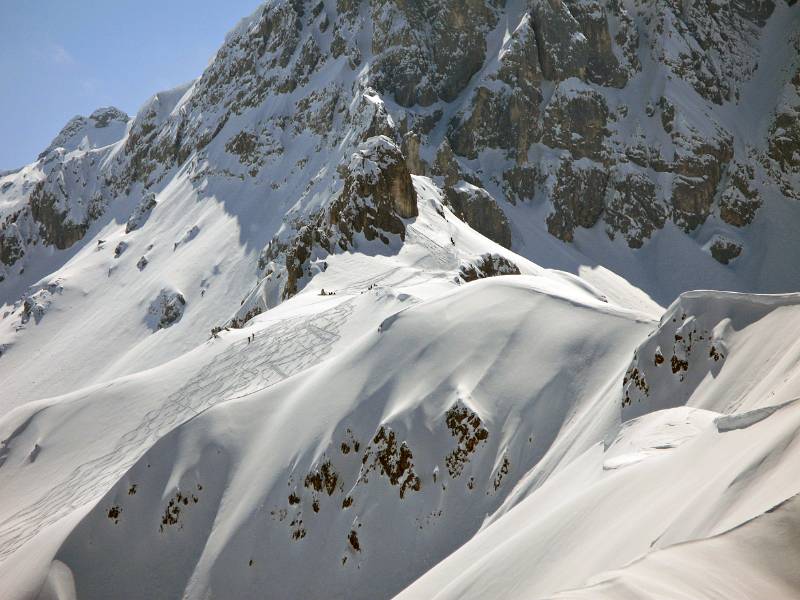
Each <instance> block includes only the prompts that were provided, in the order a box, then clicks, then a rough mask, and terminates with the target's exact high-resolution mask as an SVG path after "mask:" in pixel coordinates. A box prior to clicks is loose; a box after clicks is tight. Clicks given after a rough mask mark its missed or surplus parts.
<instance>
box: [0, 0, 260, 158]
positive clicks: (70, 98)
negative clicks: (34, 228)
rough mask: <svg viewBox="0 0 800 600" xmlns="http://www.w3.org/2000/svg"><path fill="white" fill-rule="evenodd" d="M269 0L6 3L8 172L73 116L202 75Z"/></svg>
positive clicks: (1, 91) (3, 112) (1, 54)
mask: <svg viewBox="0 0 800 600" xmlns="http://www.w3.org/2000/svg"><path fill="white" fill-rule="evenodd" d="M260 3H261V2H260V0H160V1H157V0H104V1H103V0H0V171H2V170H5V169H10V168H15V167H19V166H22V165H23V164H26V163H29V162H31V161H33V160H34V159H35V158H36V156H37V155H38V154H39V152H41V151H42V150H44V148H45V147H47V144H49V143H50V140H51V139H52V138H53V137H55V135H56V134H57V133H58V132H59V130H60V129H61V128H62V127H63V126H64V124H66V122H67V121H68V120H69V119H70V118H71V117H73V116H75V115H76V114H83V115H88V114H89V113H91V112H92V111H93V110H94V109H95V108H98V107H100V106H108V105H113V106H117V107H118V108H121V109H122V110H124V111H126V112H127V113H128V114H130V115H133V114H135V112H136V110H138V108H139V106H141V104H142V103H143V102H144V101H145V100H146V99H147V98H148V97H149V96H150V95H151V94H153V93H155V92H157V91H159V90H162V89H168V88H171V87H174V86H176V85H178V84H180V83H183V82H184V81H188V80H189V79H192V78H194V77H196V76H198V75H199V74H200V73H201V72H202V71H203V69H204V68H205V66H206V64H207V63H208V60H209V59H210V58H211V56H212V55H213V54H214V52H215V51H216V50H217V48H218V47H219V46H220V45H221V44H222V41H223V39H224V37H225V34H226V33H227V32H228V31H229V30H230V29H232V28H233V26H234V25H236V23H237V22H238V21H239V20H240V19H241V18H243V17H245V16H247V15H248V14H250V13H251V12H253V11H254V10H255V9H256V7H257V6H258V5H259V4H260Z"/></svg>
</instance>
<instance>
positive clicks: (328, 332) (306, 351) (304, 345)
mask: <svg viewBox="0 0 800 600" xmlns="http://www.w3.org/2000/svg"><path fill="white" fill-rule="evenodd" d="M353 309H354V308H353V302H352V300H349V299H348V300H345V301H343V302H341V303H340V304H338V305H336V306H335V307H333V308H330V309H328V310H325V311H323V312H321V313H319V314H317V315H315V316H313V317H311V318H309V317H307V316H299V317H294V318H291V319H287V320H285V321H282V322H279V323H277V324H275V325H274V326H271V327H270V328H269V329H268V330H266V331H262V332H260V335H257V336H256V338H255V339H254V341H253V342H251V343H249V344H248V343H247V342H246V341H244V340H242V341H237V342H235V343H233V344H231V346H230V347H229V348H227V349H226V350H224V351H222V352H221V353H220V354H218V355H217V356H215V357H214V359H213V360H212V361H211V362H210V363H209V364H207V365H206V366H205V367H203V368H201V369H199V370H198V374H197V375H195V376H194V377H193V378H192V379H190V380H189V381H188V382H187V383H186V384H185V385H183V386H182V387H181V388H180V389H179V390H177V391H176V392H173V393H172V394H170V395H169V396H168V397H167V399H166V400H165V401H164V402H163V404H161V406H159V407H158V408H156V409H153V410H151V411H149V412H147V413H146V414H145V415H144V417H143V418H142V419H141V421H140V422H139V423H138V425H137V426H136V427H134V428H133V429H131V430H130V431H128V432H127V433H126V434H125V435H123V436H122V437H121V438H120V440H119V442H118V443H117V444H116V446H115V447H114V449H113V450H111V451H110V452H108V453H106V454H104V455H103V456H100V457H98V458H95V459H93V460H91V461H89V462H86V463H83V464H82V465H80V466H78V467H77V468H75V469H74V470H73V471H72V472H71V473H70V474H69V475H68V476H67V477H66V478H64V479H63V480H61V481H59V482H58V483H57V484H56V485H54V486H53V487H52V488H51V489H50V490H49V491H48V492H47V493H45V494H44V495H43V496H42V497H40V498H39V500H37V501H36V502H34V503H33V504H31V505H30V506H28V507H26V508H24V509H22V510H20V511H18V512H16V513H15V514H13V515H12V516H11V517H9V518H8V519H6V520H5V521H4V522H2V523H0V562H2V561H3V560H5V559H6V558H7V557H8V556H10V555H11V554H13V553H14V552H15V551H16V550H17V549H19V548H20V547H21V546H22V545H23V544H25V543H26V542H27V541H28V540H30V539H31V538H33V537H34V536H35V535H37V534H38V533H39V532H40V531H41V530H43V529H45V528H46V527H48V526H49V525H51V524H53V523H55V522H56V521H58V520H59V519H61V518H62V517H64V516H66V515H68V514H69V513H71V512H72V511H73V510H75V509H77V508H79V507H80V506H83V505H85V504H87V503H89V502H92V501H93V500H95V499H98V498H99V497H100V496H102V494H104V493H105V492H106V491H107V490H108V489H109V488H110V487H111V486H112V485H113V484H114V483H115V482H116V481H117V480H118V479H119V478H120V477H121V476H122V475H123V474H124V473H125V472H126V471H127V470H128V469H129V468H130V467H131V466H132V465H133V464H134V463H135V462H136V461H137V460H138V459H139V458H140V457H141V456H142V455H143V454H144V453H145V452H146V451H147V450H148V449H149V448H150V447H151V446H152V445H153V444H154V443H155V442H156V441H157V440H158V439H159V438H161V437H163V436H164V435H166V434H167V433H168V432H169V431H171V430H172V429H174V428H175V427H177V426H178V425H180V424H181V423H184V422H185V421H187V420H188V419H190V418H192V417H193V416H195V415H197V414H199V413H201V412H203V411H204V410H206V409H208V408H210V407H212V406H214V405H215V404H218V403H219V402H224V401H227V400H233V399H236V398H241V397H243V396H247V395H250V394H253V393H255V392H257V391H259V390H263V389H265V388H268V387H271V386H273V385H275V384H277V383H279V382H281V381H283V380H284V379H287V378H288V377H291V376H292V375H295V374H297V373H299V372H301V371H303V370H305V369H306V368H308V367H310V366H311V365H314V364H317V363H319V362H320V361H321V360H322V359H323V358H324V357H325V355H327V354H328V352H329V351H330V350H331V347H332V345H333V344H334V343H335V342H337V341H338V340H339V338H340V331H341V327H342V326H343V324H344V323H345V322H346V321H347V319H348V318H349V317H350V315H351V314H352V313H353Z"/></svg>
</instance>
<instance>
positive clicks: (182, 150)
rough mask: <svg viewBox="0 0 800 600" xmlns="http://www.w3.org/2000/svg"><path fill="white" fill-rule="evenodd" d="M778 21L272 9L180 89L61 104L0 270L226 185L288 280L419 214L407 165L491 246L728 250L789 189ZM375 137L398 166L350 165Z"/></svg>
mask: <svg viewBox="0 0 800 600" xmlns="http://www.w3.org/2000/svg"><path fill="white" fill-rule="evenodd" d="M781 23H783V24H781ZM793 23H800V17H799V16H798V8H797V6H792V7H790V6H789V5H787V4H786V3H785V2H784V0H778V2H777V3H776V2H773V1H772V0H768V1H761V0H742V1H738V2H735V3H732V4H731V5H730V6H729V7H726V8H724V9H723V8H721V7H720V6H719V5H718V4H715V3H709V2H701V1H693V2H688V3H687V2H677V0H659V1H658V2H653V3H644V4H642V3H639V2H634V1H629V0H625V1H621V0H530V1H529V2H502V1H501V0H458V1H455V2H453V1H447V2H445V1H443V0H413V1H408V2H396V1H391V0H376V1H374V2H369V3H367V2H359V1H358V0H339V1H338V2H336V3H331V2H328V3H326V2H313V1H302V0H291V1H288V0H275V1H271V2H267V3H266V4H265V5H264V6H263V7H262V8H260V9H259V10H257V11H256V12H255V13H254V14H253V15H252V16H251V17H249V18H248V19H245V20H244V21H243V22H242V23H241V24H240V25H239V26H238V27H237V28H236V29H235V30H234V31H233V32H232V33H231V34H229V36H228V38H227V39H226V41H225V44H224V45H223V46H222V48H221V49H220V50H219V52H218V53H217V55H216V57H215V58H214V60H213V61H212V62H211V63H210V65H209V67H208V68H207V69H206V71H205V72H204V73H203V74H202V76H201V77H200V78H199V79H197V80H196V81H194V82H192V83H191V84H190V85H188V86H183V87H181V88H177V89H175V90H171V91H168V92H162V93H159V94H156V95H155V96H154V97H153V98H151V99H150V100H149V101H148V102H147V103H146V104H145V106H143V107H142V109H141V110H140V111H139V113H138V114H137V115H136V117H135V118H133V119H130V118H129V117H127V115H125V114H124V113H122V112H121V111H118V110H116V109H113V108H108V109H101V110H99V111H97V112H95V113H93V114H92V115H91V116H90V117H88V118H84V117H77V118H75V119H73V120H72V121H70V123H69V124H68V125H67V126H66V127H65V129H64V130H63V131H62V132H61V133H60V134H59V135H58V136H57V137H56V138H55V139H54V141H53V143H52V144H51V146H50V147H49V148H48V149H47V150H46V151H45V152H44V153H42V155H41V156H40V158H39V160H38V161H37V162H36V163H35V164H34V165H30V166H29V167H26V168H24V169H22V170H21V171H19V172H16V173H12V174H6V175H4V176H3V177H2V178H1V179H0V200H2V202H3V210H2V214H0V217H1V218H2V222H1V223H2V224H0V261H1V262H2V267H0V268H2V275H0V276H3V277H8V276H9V275H12V274H14V273H15V272H17V271H18V270H19V269H21V268H24V265H25V262H26V259H25V257H26V255H27V254H28V253H29V251H30V250H31V249H32V248H34V247H36V246H55V247H56V248H60V249H63V248H68V247H70V246H71V245H73V244H75V243H76V242H78V241H79V240H81V239H82V237H83V236H84V235H85V233H86V232H87V231H88V229H89V228H90V226H91V224H92V223H94V222H96V221H98V220H102V219H104V218H107V217H104V215H106V214H107V210H108V207H109V205H110V204H111V203H115V202H116V203H119V202H123V201H126V202H129V203H130V205H131V206H135V207H137V208H135V209H134V212H135V214H132V215H131V216H130V219H131V221H130V222H129V223H130V224H131V225H132V227H133V228H136V227H139V226H140V225H139V223H140V222H143V220H144V219H143V215H145V213H148V210H149V209H145V210H144V211H143V210H142V207H144V206H145V205H148V206H150V208H152V206H151V204H152V205H153V206H154V205H155V204H154V202H156V198H157V196H158V194H159V193H160V192H161V191H162V190H163V189H164V188H165V187H166V186H167V185H169V183H170V182H171V181H173V180H175V178H176V177H185V178H188V179H189V180H190V181H191V182H192V184H193V185H194V186H195V187H196V189H197V190H198V195H199V196H202V195H203V193H202V191H201V190H202V189H205V187H204V186H212V187H213V186H215V185H222V184H223V183H224V182H237V185H239V184H241V185H242V186H243V188H244V189H246V190H249V192H250V193H253V194H261V195H263V196H264V197H266V198H268V199H271V200H270V202H269V203H268V204H271V205H275V207H274V208H265V211H266V212H268V213H269V214H270V218H269V219H267V218H265V219H264V221H265V223H273V222H274V217H275V214H274V213H275V212H276V211H277V212H278V214H279V215H280V216H282V217H283V225H282V226H281V227H278V228H277V230H276V229H275V227H274V225H269V227H271V228H272V229H271V230H270V231H265V232H264V233H265V237H266V238H267V239H270V240H272V241H270V242H269V245H268V247H265V248H264V251H263V253H262V261H261V263H260V264H259V265H258V270H259V273H260V275H259V278H260V279H261V278H263V277H264V273H265V272H266V271H265V269H266V268H267V267H266V265H267V263H270V262H273V263H275V261H276V260H277V263H280V264H288V265H289V267H287V268H288V271H289V272H290V273H291V272H294V271H296V273H295V275H294V276H293V277H289V278H288V279H286V278H284V280H283V281H284V283H283V284H282V286H281V290H280V291H279V292H278V296H279V297H286V295H287V294H289V295H291V294H292V293H294V292H295V291H296V290H297V289H298V285H301V283H299V282H301V280H302V279H303V278H302V277H300V276H299V273H300V270H301V269H303V267H301V265H303V264H305V263H306V261H307V259H308V256H307V255H309V252H310V248H311V246H314V247H317V248H318V249H319V250H320V252H322V253H323V254H324V253H325V252H333V251H335V249H336V248H339V249H340V250H341V249H342V248H343V247H344V246H346V245H348V244H349V243H350V240H352V238H353V235H354V234H356V233H359V234H363V236H364V237H365V238H366V239H367V240H371V239H381V240H384V241H386V240H388V237H389V236H391V235H400V237H401V238H402V233H403V229H404V228H403V225H402V220H403V219H408V218H413V216H414V214H415V209H414V206H413V190H412V188H411V186H410V180H409V179H408V173H406V172H405V171H408V172H410V173H412V174H418V175H427V176H431V177H433V178H434V180H435V181H436V183H437V184H438V185H440V186H441V187H442V189H443V193H444V195H445V197H446V198H447V199H448V202H449V203H450V204H451V206H453V208H454V210H456V211H457V212H458V214H460V215H461V216H463V218H465V219H466V220H467V221H468V222H469V223H470V224H472V225H473V226H474V227H475V228H476V229H478V230H479V231H481V232H483V233H485V234H486V235H488V236H490V237H492V238H493V239H494V240H496V241H498V242H499V243H501V244H503V245H505V246H514V245H518V244H520V243H522V245H523V246H524V245H525V244H526V243H527V242H528V241H529V240H528V239H527V238H526V236H527V235H529V234H527V233H525V231H526V230H528V229H530V227H531V226H532V227H534V228H535V229H536V228H542V229H546V231H547V232H549V234H550V235H552V236H554V237H555V238H558V239H559V240H562V241H563V242H565V243H570V242H572V241H573V240H574V239H575V236H576V234H577V232H579V231H580V230H582V229H590V228H595V227H599V228H601V229H602V230H604V231H605V232H606V234H607V236H608V238H609V239H611V240H614V239H616V238H621V239H622V240H624V242H625V243H626V244H627V246H629V247H630V248H631V249H632V250H631V251H634V249H638V248H642V247H643V246H645V245H646V244H647V243H648V240H650V238H652V237H653V236H654V235H655V234H656V232H658V231H659V230H661V229H663V228H664V227H665V226H667V225H668V224H670V223H672V224H674V225H675V226H677V227H678V228H680V229H681V230H683V231H684V232H686V233H687V234H689V235H690V236H693V237H698V238H701V237H705V238H708V237H709V236H710V235H711V234H712V233H713V234H715V235H716V234H720V235H725V236H727V237H729V238H731V239H733V240H734V241H735V243H736V244H737V245H738V246H739V248H740V253H741V254H742V256H745V255H747V253H748V251H749V248H748V244H747V242H746V240H745V241H741V240H740V238H742V237H747V236H746V235H744V236H742V235H740V232H741V231H742V230H743V229H746V228H747V227H748V226H749V225H750V224H751V223H752V222H753V220H754V219H756V218H757V216H758V214H759V211H760V210H762V206H763V205H764V198H765V197H768V196H776V195H777V196H779V197H783V198H790V199H796V198H797V196H798V189H800V167H799V166H798V164H800V160H799V159H800V150H799V149H798V148H799V146H798V136H800V130H799V129H798V126H797V123H798V117H797V115H798V110H800V109H799V108H798V107H800V101H798V97H799V96H798V93H800V92H798V88H799V87H800V83H798V82H799V81H800V79H798V71H797V69H798V63H799V60H798V56H799V55H800V51H799V50H798V48H799V47H800V38H798V33H797V31H800V28H794V29H792V27H791V24H793ZM784 31H788V32H789V33H790V34H792V35H793V37H791V39H789V40H787V45H786V47H785V48H782V49H781V51H780V52H778V53H776V52H772V51H771V49H772V48H773V47H772V46H770V39H772V38H773V37H774V36H776V35H779V34H780V33H781V32H784ZM792 32H793V33H792ZM773 46H774V44H773ZM756 97H760V100H758V102H756V100H754V98H756ZM756 112H757V113H758V114H756ZM744 121H752V122H753V123H751V124H749V125H748V126H746V127H745V126H743V124H742V123H743V122H744ZM756 121H757V122H756ZM753 132H756V133H757V134H758V135H757V136H755V137H754V136H753V135H752V134H753ZM377 136H383V137H380V138H378V137H377ZM368 139H371V140H373V142H372V143H373V146H371V147H370V148H371V149H365V148H364V147H362V146H359V144H362V142H364V141H365V140H368ZM377 139H380V140H382V141H381V142H380V143H379V145H378V146H375V144H376V143H377V142H375V140H377ZM378 147H380V148H382V149H383V150H380V152H384V151H385V152H386V156H391V157H392V158H391V160H392V161H394V162H392V165H393V166H388V165H383V166H381V168H380V169H379V173H378V175H377V179H376V180H374V181H373V180H372V179H370V178H369V177H361V178H358V177H355V176H354V175H353V171H352V169H350V168H349V167H352V165H353V161H357V160H362V161H368V160H371V159H370V158H367V157H366V155H365V154H364V152H366V151H369V152H372V151H378V150H376V149H377V148H378ZM389 148H391V150H389ZM401 152H402V155H401ZM359 156H360V157H361V158H358V157H359ZM400 157H402V158H403V159H404V162H403V161H400V162H398V161H397V159H398V158H400ZM401 162H403V165H402V166H401ZM337 165H349V166H348V167H347V168H343V169H339V170H337V168H336V167H337ZM386 169H388V170H386ZM466 189H469V192H468V193H467V192H465V190H466ZM151 197H152V199H153V200H152V202H151V201H150V200H147V201H145V200H144V199H145V198H151ZM368 197H369V198H371V200H370V202H362V200H363V199H365V198H368ZM275 198H280V201H277V200H272V199H275ZM356 199H360V200H356ZM526 205H531V206H532V207H534V208H535V207H545V210H544V211H542V210H534V211H531V212H530V213H529V214H531V215H534V214H535V215H536V217H535V219H538V220H539V221H538V223H537V222H534V223H532V224H531V223H524V224H520V225H521V226H519V227H518V228H517V229H518V231H517V232H516V233H514V232H512V229H511V227H510V226H509V222H508V219H507V217H506V214H511V208H512V207H513V206H517V207H520V206H526ZM137 211H138V212H137ZM514 214H519V213H518V212H515V213H514ZM145 216H146V215H145ZM531 218H534V217H531ZM708 223H710V225H708V226H707V227H706V229H707V230H708V234H706V233H702V234H699V233H698V232H700V231H701V230H702V231H703V232H705V231H706V229H702V228H703V227H704V226H706V225H707V224H708ZM522 225H524V226H522ZM331 228H333V229H335V230H336V234H335V236H334V237H336V236H341V238H337V239H336V240H331V239H330V236H331V235H333V229H331ZM712 229H713V231H711V230H712ZM310 232H315V233H310ZM308 236H310V237H308ZM273 238H274V239H273ZM301 239H305V240H306V241H305V242H302V243H301V242H300V241H299V240H301ZM343 239H347V240H348V242H346V243H344V242H342V240H343ZM326 240H327V241H326ZM702 243H703V240H700V239H698V247H700V246H701V245H702ZM707 246H708V245H706V246H703V248H706V247H707ZM301 247H302V248H306V250H300V248H301ZM584 251H585V250H584ZM708 252H709V253H710V255H711V256H713V257H714V258H717V259H718V260H720V261H721V262H723V263H726V262H730V261H733V260H736V257H733V256H732V255H730V253H727V254H725V253H723V254H724V256H725V257H726V258H723V259H721V258H720V256H722V255H721V254H720V253H714V252H711V251H710V250H708ZM309 256H310V255H309ZM737 256H738V255H737ZM533 258H536V257H533ZM277 263H276V264H277ZM292 265H294V266H292ZM255 268H256V265H254V269H255ZM304 272H305V273H306V275H308V270H305V271H304ZM249 295H252V292H251V293H250V294H249ZM274 301H275V300H274V299H273V300H272V301H271V302H274ZM269 304H270V303H267V304H265V306H264V307H266V306H267V305H269ZM243 306H244V304H243Z"/></svg>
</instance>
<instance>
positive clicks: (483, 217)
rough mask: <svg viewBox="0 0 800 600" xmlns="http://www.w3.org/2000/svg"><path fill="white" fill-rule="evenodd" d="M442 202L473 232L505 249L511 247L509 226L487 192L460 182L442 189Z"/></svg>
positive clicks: (504, 216) (506, 219)
mask: <svg viewBox="0 0 800 600" xmlns="http://www.w3.org/2000/svg"><path fill="white" fill-rule="evenodd" d="M444 201H445V203H446V204H447V205H448V206H449V207H450V208H451V210H452V211H453V212H454V213H455V214H456V215H457V216H458V217H459V218H460V219H461V220H462V221H464V222H466V223H468V224H469V225H470V227H472V228H473V229H474V230H475V231H477V232H479V233H482V234H483V235H485V236H486V237H488V238H489V239H490V240H493V241H495V242H497V243H498V244H500V245H501V246H504V247H505V248H510V247H511V226H510V225H509V223H508V218H506V215H505V213H504V212H503V211H502V209H501V208H500V207H499V206H498V205H497V201H496V200H495V199H494V198H492V196H491V195H490V194H489V192H487V191H486V190H484V189H483V188H479V187H476V186H474V185H472V184H470V183H467V182H465V181H460V182H458V183H457V184H456V185H454V186H448V187H446V188H445V189H444Z"/></svg>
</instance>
